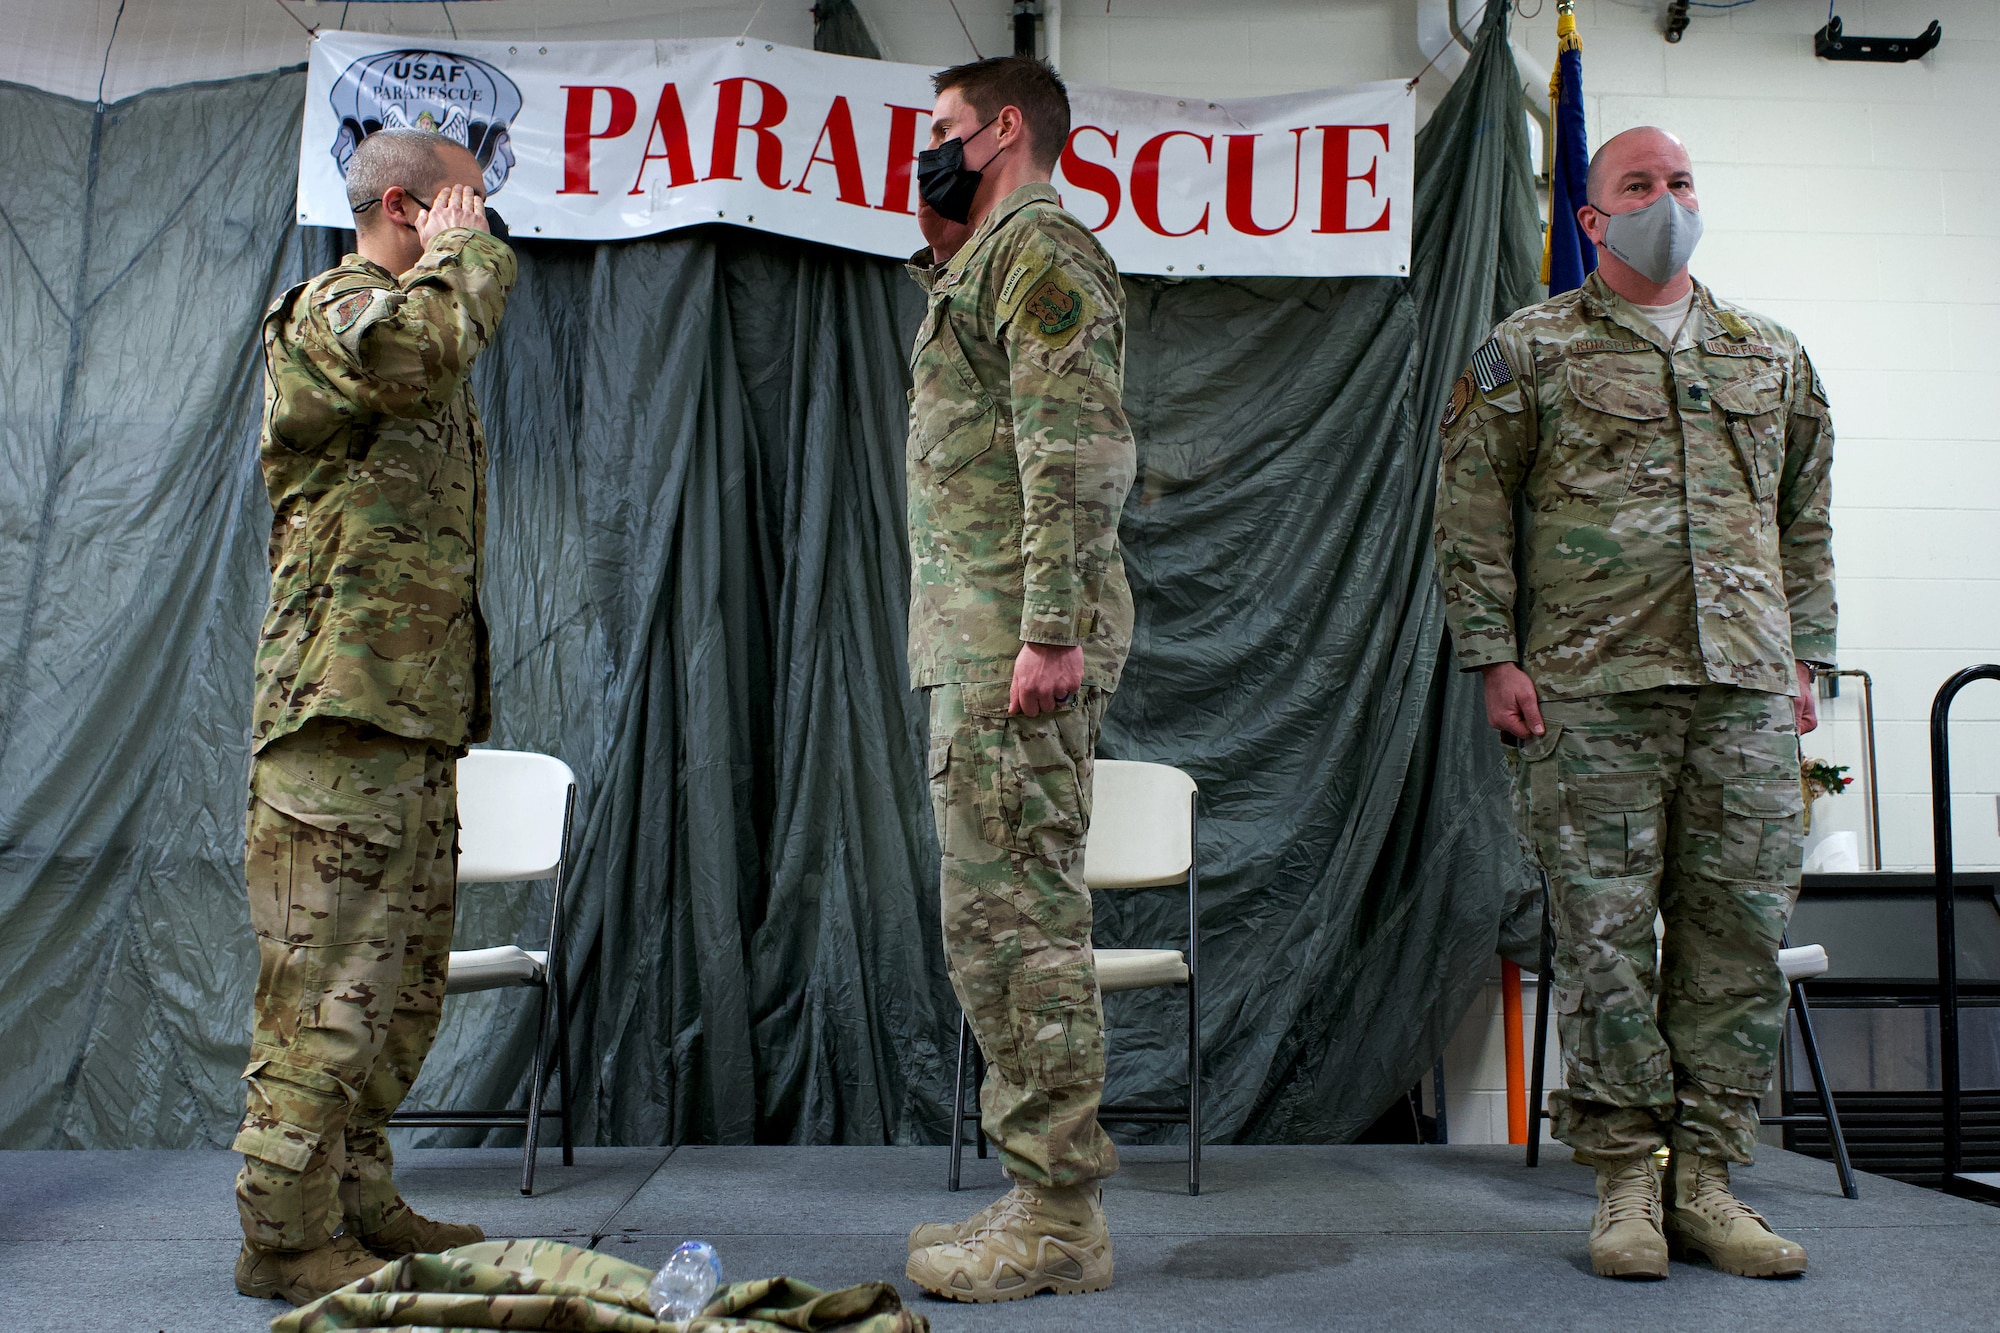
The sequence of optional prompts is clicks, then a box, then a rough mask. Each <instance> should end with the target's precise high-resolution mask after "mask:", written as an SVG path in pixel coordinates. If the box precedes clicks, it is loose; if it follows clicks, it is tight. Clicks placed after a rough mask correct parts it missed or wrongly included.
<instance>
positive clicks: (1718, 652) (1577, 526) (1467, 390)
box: [1434, 274, 1834, 697]
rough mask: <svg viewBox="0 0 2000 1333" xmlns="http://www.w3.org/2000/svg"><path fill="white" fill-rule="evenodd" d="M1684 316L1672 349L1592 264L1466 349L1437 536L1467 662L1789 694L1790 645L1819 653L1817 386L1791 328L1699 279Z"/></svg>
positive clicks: (1821, 463)
mask: <svg viewBox="0 0 2000 1333" xmlns="http://www.w3.org/2000/svg"><path fill="white" fill-rule="evenodd" d="M1688 319H1689V324H1688V326H1687V327H1686V329H1684V330H1683V332H1682V336H1681V338H1680V340H1679V346H1678V347H1677V348H1674V349H1671V350H1670V349H1669V348H1668V347H1667V345H1666V341H1665V339H1664V338H1663V337H1662V336H1661V334H1660V332H1659V330H1658V329H1656V328H1654V327H1653V325H1652V323H1651V322H1650V321H1649V320H1647V319H1646V317H1645V316H1644V315H1641V314H1640V313H1639V312H1638V311H1636V310H1634V309H1633V308H1632V307H1631V306H1630V305H1628V304H1626V302H1625V301H1623V300H1622V299H1620V298H1619V297H1618V296H1617V295H1616V294H1615V293H1614V292H1612V290H1611V289H1610V288H1609V287H1607V286H1605V285H1604V282H1603V280H1602V279H1601V278H1599V277H1598V276H1597V275H1595V274H1593V275H1591V277H1590V278H1589V279H1588V280H1587V281H1586V282H1585V283H1584V285H1583V286H1582V287H1580V288H1578V289H1577V290H1576V291H1573V292H1566V293H1564V294H1563V295H1561V296H1557V297H1554V298H1552V299H1550V300H1548V301H1545V302H1543V303H1542V304H1540V305H1535V306H1530V307H1528V308H1527V309H1525V310H1521V311H1517V312H1516V313H1515V314H1514V315H1512V316H1511V317H1509V318H1508V319H1506V320H1505V321H1503V322H1502V323H1501V324H1500V326H1499V327H1498V328H1497V329H1495V330H1494V333H1493V337H1492V339H1491V340H1490V341H1489V342H1487V343H1486V344H1485V345H1484V346H1482V347H1481V348H1480V349H1479V350H1478V351H1477V352H1476V353H1474V355H1473V359H1472V365H1471V366H1470V367H1469V368H1468V369H1467V370H1466V372H1465V374H1464V375H1463V376H1462V377H1461V378H1460V379H1459V381H1458V383H1457V385H1455V386H1454V387H1453V389H1452V394H1451V402H1450V404H1449V406H1447V408H1446V409H1445V417H1444V424H1443V427H1442V430H1443V436H1444V440H1443V461H1442V464H1441V469H1440V475H1439V482H1438V494H1437V508H1436V518H1435V522H1436V529H1435V534H1434V537H1435V544H1436V549H1437V559H1438V569H1439V574H1440V577H1441V578H1442V580H1443V584H1444V597H1445V616H1446V619H1447V620H1448V621H1449V622H1450V625H1451V630H1452V637H1453V639H1454V640H1455V642H1456V647H1457V655H1458V664H1459V666H1460V667H1461V668H1463V669H1466V670H1470V669H1472V668H1474V667H1481V666H1486V665H1490V664H1492V663H1495V662H1519V663H1520V664H1521V665H1522V666H1523V667H1524V668H1525V669H1526V670H1527V672H1528V674H1529V675H1530V676H1531V677H1533V678H1534V681H1535V684H1536V686H1537V688H1538V689H1539V690H1540V691H1541V692H1542V693H1543V694H1545V695H1550V696H1557V697H1561V696H1572V697H1576V696H1585V695H1596V694H1617V693H1622V692H1624V691H1627V690H1642V689H1650V688H1652V687H1654V686H1660V685H1702V684H1707V683H1710V682H1714V683H1719V684H1726V685H1738V686H1743V687H1745V688H1749V689H1755V690H1768V691H1771V692H1774V693H1779V694H1792V693H1794V692H1796V689H1797V681H1796V671H1795V668H1794V665H1793V663H1794V660H1795V659H1797V660H1803V661H1807V662H1812V663H1821V664H1824V663H1830V662H1832V660H1833V651H1834V602H1833V552H1832V544H1831V543H1832V535H1833V534H1832V528H1831V525H1830V523H1829V521H1828V517H1827V503H1828V495H1829V489H1830V480H1829V472H1830V471H1831V467H1832V462H1833V425H1832V421H1831V419H1830V418H1829V416H1828V413H1827V406H1826V396H1825V391H1824V390H1823V389H1822V388H1821V386H1820V382H1819V378H1818V376H1817V375H1815V374H1814V373H1813V369H1812V363H1811V362H1810V361H1809V360H1807V358H1806V354H1805V349H1804V348H1802V347H1800V346H1799V342H1798V339H1796V338H1795V337H1793V336H1792V334H1791V333H1790V332H1788V331H1787V330H1786V329H1784V328H1783V327H1781V326H1779V325H1778V324H1775V323H1773V322H1772V321H1770V320H1768V319H1765V318H1763V317H1761V316H1759V315H1755V314H1752V313H1750V312H1749V311H1745V310H1739V309H1737V308H1735V307H1732V306H1729V305H1727V304H1725V303H1723V302H1720V301H1718V300H1717V299H1716V298H1715V297H1714V296H1713V295H1712V294H1711V293H1710V292H1709V290H1708V289H1707V288H1706V287H1703V286H1702V285H1701V284H1700V283H1696V284H1695V287H1694V304H1693V306H1692V308H1691V309H1690V310H1689V313H1688ZM1517 499H1518V500H1519V501H1520V502H1521V503H1520V505H1519V508H1518V510H1517V508H1516V504H1515V502H1516V500H1517ZM1517 512H1521V513H1524V514H1525V523H1526V528H1525V531H1523V532H1521V533H1519V534H1518V537H1519V545H1518V546H1517V534H1516V531H1515V515H1516V513H1517ZM1517 553H1520V554H1517ZM1523 557H1524V559H1525V563H1524V564H1521V565H1519V566H1517V565H1516V560H1517V558H1523ZM1521 580H1525V582H1526V584H1527V595H1526V597H1525V598H1524V599H1523V600H1524V602H1525V607H1524V613H1525V618H1526V624H1525V626H1522V627H1519V628H1517V626H1516V624H1515V613H1516V606H1517V603H1516V596H1517V591H1518V585H1519V581H1521ZM1523 638H1525V640H1526V642H1525V644H1523V643H1522V642H1521V640H1522V639H1523Z"/></svg>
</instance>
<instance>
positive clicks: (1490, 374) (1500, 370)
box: [1471, 338, 1514, 393]
mask: <svg viewBox="0 0 2000 1333" xmlns="http://www.w3.org/2000/svg"><path fill="white" fill-rule="evenodd" d="M1471 374H1472V377H1473V378H1474V379H1476V380H1477V381H1478V382H1479V388H1480V391H1481V392H1482V393H1492V392H1493V391H1494V390H1495V389H1497V388H1499V387H1500V386H1501V385H1503V384H1511V383H1513V382H1514V372H1513V370H1512V369H1511V368H1509V366H1508V365H1507V358H1506V357H1504V356H1502V355H1501V354H1500V340H1499V339H1497V338H1488V339H1487V340H1486V341H1485V342H1483V343H1481V344H1480V345H1479V350H1478V351H1476V352H1474V353H1473V354H1472V369H1471Z"/></svg>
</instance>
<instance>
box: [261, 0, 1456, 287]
mask: <svg viewBox="0 0 2000 1333" xmlns="http://www.w3.org/2000/svg"><path fill="white" fill-rule="evenodd" d="M931 73H932V71H931V70H928V69H926V68H923V67H922V66H918V65H897V64H890V63H888V62H886V61H879V60H856V59H852V58H849V57H847V56H832V55H822V54H820V53H818V52H814V51H802V50H798V49H796V48H793V47H784V46H772V45H769V44H767V43H764V42H755V41H752V42H744V41H737V40H731V39H727V38H723V39H719V40H712V41H660V42H536V41H533V40H529V39H523V40H520V41H515V42H457V41H452V42H434V41H428V40H426V41H423V42H420V43H419V42H413V41H411V40H409V39H406V38H392V37H380V36H374V35H369V34H363V33H346V32H322V33H321V34H320V35H319V36H318V37H317V38H316V39H315V40H314V42H313V48H312V63H311V69H310V73H309V75H308V78H307V81H306V112H305V135H304V140H303V142H302V143H301V145H300V153H299V221H301V222H304V223H310V224H313V225H317V226H324V227H347V226H351V225H352V221H353V220H352V215H351V214H350V213H349V211H348V206H347V195H346V186H345V183H344V172H345V168H346V164H347V160H348V157H349V156H350V155H351V154H352V153H353V151H354V146H355V144H356V143H358V142H359V141H360V139H362V138H363V137H365V136H366V135H368V134H372V133H374V132H375V131H376V130H377V129H381V128H384V127H388V126H396V125H421V126H425V127H429V128H435V129H437V130H440V131H442V132H443V133H445V134H448V135H450V136H451V137H452V138H454V139H457V140H459V141H460V142H463V143H466V144H467V145H468V146H469V147H471V148H472V149H473V151H474V152H475V153H477V154H478V155H479V159H480V162H481V164H482V165H483V166H484V167H485V170H486V188H487V192H488V195H489V197H491V199H492V201H493V204H494V206H495V207H496V208H498V209H499V210H500V211H501V212H502V214H504V215H505V217H506V219H507V225H508V226H509V227H510V228H511V229H512V230H513V231H514V232H515V233H516V234H518V235H521V236H527V237H533V236H542V237H563V238H570V239H576V240H612V239H618V238H624V237H633V236H650V235H653V234H655V233H658V232H663V231H670V230H672V229H674V228H676V227H690V226H694V225H696V224H698V223H704V222H726V223H731V224H734V225H736V226H742V227H755V228H758V229H760V230H763V231H771V232H778V233H780V234H782V235H786V236H796V237H799V238H802V239H805V240H811V241H821V242H824V243H826V244H829V245H838V246H844V247H846V248H848V249H851V250H861V251H865V252H867V253H869V254H877V255H889V256H893V257H896V258H903V257H906V256H908V255H909V254H910V253H911V252H912V251H914V250H917V249H918V248H920V247H921V246H922V244H923V239H922V237H920V236H919V235H918V233H917V227H916V217H915V205H916V154H917V150H918V149H920V148H923V147H925V146H927V144H928V142H929V130H930V107H931V104H932V102H933V100H934V98H933V95H932V93H931V87H930V75H931ZM1070 106H1071V110H1072V118H1073V124H1072V128H1071V131H1070V138H1069V143H1068V144H1067V145H1065V147H1064V150H1063V154H1062V161H1061V164H1060V166H1059V168H1058V169H1057V172H1056V177H1055V184H1056V188H1057V189H1058V190H1060V191H1061V192H1062V197H1063V204H1064V206H1065V207H1067V208H1068V209H1070V211H1072V212H1073V213H1075V214H1076V215H1077V216H1078V217H1079V218H1081V219H1082V220H1083V221H1084V223H1085V225H1087V226H1089V227H1091V228H1092V229H1093V230H1094V231H1096V232H1097V233H1098V235H1099V237H1100V239H1102V240H1103V242H1104V245H1105V248H1106V249H1108V250H1109V251H1110V252H1111V255H1112V258H1114V259H1115V260H1116V261H1117V262H1118V266H1119V267H1120V268H1121V269H1123V270H1124V271H1126V272H1128V273H1159V274H1174V275H1176V276H1181V277H1194V276H1203V275H1214V274H1243V275H1249V274H1297V275H1302V276H1338V275H1346V274H1388V275H1392V276H1393V275H1399V274H1406V273H1408V272H1409V262H1410V216H1411V205H1412V198H1413V194H1414V185H1413V180H1414V157H1415V151H1414V149H1415V138H1416V118H1415V114H1414V110H1413V100H1412V96H1411V94H1410V93H1409V91H1408V90H1407V89H1406V87H1405V85H1404V83H1403V81H1401V80H1395V81H1391V82H1386V83H1372V84H1364V85H1362V86H1360V87H1358V88H1348V89H1336V90H1329V91H1325V92H1314V93H1299V94H1295V95H1291V96H1286V97H1261V98H1251V99H1243V100H1237V101H1227V102H1221V101H1218V102H1209V101H1203V100H1201V99H1195V98H1173V97H1155V96H1152V95H1149V94H1145V93H1128V92H1117V91H1112V90H1099V89H1090V88H1072V89H1071V90H1070ZM967 158H968V161H969V163H970V164H971V165H973V166H977V165H978V164H979V163H980V162H982V161H983V160H984V159H983V157H982V156H981V153H980V151H979V148H978V146H977V145H976V144H975V145H973V147H972V148H971V150H970V151H968V153H967Z"/></svg>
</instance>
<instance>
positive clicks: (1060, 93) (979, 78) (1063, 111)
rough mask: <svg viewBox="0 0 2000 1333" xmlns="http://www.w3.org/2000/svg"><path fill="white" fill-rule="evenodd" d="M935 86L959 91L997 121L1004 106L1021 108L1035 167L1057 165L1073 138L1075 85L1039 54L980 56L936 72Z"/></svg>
mask: <svg viewBox="0 0 2000 1333" xmlns="http://www.w3.org/2000/svg"><path fill="white" fill-rule="evenodd" d="M931 86H932V87H933V88H934V89H936V90H937V91H938V92H940V93H942V92H945V91H947V90H949V89H952V88H956V89H958V95H959V96H960V97H963V98H964V99H965V100H966V103H967V104H968V105H969V106H971V108H972V109H973V110H974V111H976V112H978V113H979V118H980V119H981V120H991V119H992V118H993V117H995V116H997V115H999V114H1000V108H1002V107H1008V106H1011V107H1017V108H1019V110H1020V112H1021V119H1022V121H1023V122H1024V123H1025V124H1026V125H1027V127H1028V145H1029V150H1030V151H1031V152H1032V153H1033V155H1034V161H1035V165H1036V166H1038V167H1040V168H1041V169H1042V170H1044V171H1053V170H1054V169H1055V165H1056V159H1057V158H1059V157H1061V156H1062V150H1063V145H1064V144H1066V143H1068V142H1069V89H1068V88H1066V87H1064V86H1063V81H1062V76H1061V75H1060V74H1057V73H1056V71H1055V68H1054V67H1053V66H1052V65H1050V64H1049V62H1048V61H1046V60H1038V59H1036V58H1035V57H1034V56H994V57H992V58H991V59H989V60H975V61H972V62H971V63H970V64H965V65H953V66H952V67H951V68H950V69H947V70H943V71H941V72H939V73H937V74H933V75H932V76H931Z"/></svg>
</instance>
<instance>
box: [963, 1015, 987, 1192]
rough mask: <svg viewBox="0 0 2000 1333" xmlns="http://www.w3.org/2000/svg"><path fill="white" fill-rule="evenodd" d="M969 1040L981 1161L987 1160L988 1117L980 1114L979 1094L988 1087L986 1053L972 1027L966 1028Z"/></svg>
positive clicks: (976, 1144)
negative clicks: (973, 1035) (974, 1036)
mask: <svg viewBox="0 0 2000 1333" xmlns="http://www.w3.org/2000/svg"><path fill="white" fill-rule="evenodd" d="M965 1030H966V1034H967V1040H968V1041H969V1042H970V1043H971V1046H972V1110H973V1116H972V1145H973V1151H974V1153H975V1154H976V1155H977V1156H978V1158H979V1160H980V1161H982V1162H983V1161H985V1160H986V1117H985V1116H983V1115H981V1114H979V1093H980V1090H981V1089H983V1088H984V1087H985V1086H986V1052H985V1051H982V1050H980V1049H979V1042H978V1040H977V1039H975V1038H973V1037H972V1036H971V1032H972V1027H971V1025H970V1024H967V1026H966V1029H965Z"/></svg>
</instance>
